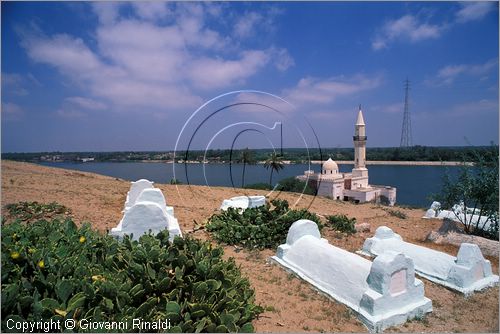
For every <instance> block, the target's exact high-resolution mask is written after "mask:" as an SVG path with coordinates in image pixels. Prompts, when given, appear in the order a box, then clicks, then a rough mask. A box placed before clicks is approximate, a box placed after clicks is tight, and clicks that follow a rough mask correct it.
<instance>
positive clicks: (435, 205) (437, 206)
mask: <svg viewBox="0 0 500 334" xmlns="http://www.w3.org/2000/svg"><path fill="white" fill-rule="evenodd" d="M431 209H432V210H434V211H439V210H441V203H439V202H436V201H434V202H432V204H431Z"/></svg>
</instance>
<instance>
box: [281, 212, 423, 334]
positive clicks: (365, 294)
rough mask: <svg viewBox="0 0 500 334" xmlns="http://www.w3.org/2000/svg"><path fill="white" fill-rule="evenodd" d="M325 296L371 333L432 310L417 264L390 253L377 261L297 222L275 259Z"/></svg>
mask: <svg viewBox="0 0 500 334" xmlns="http://www.w3.org/2000/svg"><path fill="white" fill-rule="evenodd" d="M271 259H272V260H273V261H275V262H277V263H278V264H280V265H281V266H283V267H285V269H287V270H289V271H292V272H293V273H295V274H297V275H298V276H299V277H300V278H302V279H304V280H305V281H307V282H309V283H310V284H312V285H313V286H314V287H316V288H317V289H318V290H320V291H321V292H323V293H325V294H327V295H328V296H330V297H332V298H333V299H335V300H337V301H339V302H341V303H343V304H345V305H347V306H348V307H350V308H351V309H352V310H354V311H355V312H356V313H357V315H358V317H359V318H360V320H361V321H362V322H363V323H364V324H365V325H366V326H367V327H368V329H369V330H371V331H375V332H379V331H382V330H383V329H385V328H387V327H390V326H393V325H397V324H401V323H404V322H405V321H407V320H408V319H412V318H416V317H421V316H423V315H424V314H425V313H427V312H431V311H432V302H431V300H430V299H428V298H426V297H425V296H424V286H423V284H422V282H421V281H420V280H418V279H416V278H415V273H414V268H413V262H412V260H411V259H410V258H408V257H406V256H405V255H403V254H401V253H396V252H388V253H385V254H384V255H383V256H379V257H377V258H376V259H375V261H373V263H372V262H371V261H369V260H367V259H365V258H363V257H361V256H359V255H356V254H353V253H350V252H348V251H345V250H343V249H341V248H338V247H335V246H333V245H330V244H329V243H328V241H327V240H326V239H323V238H321V235H320V233H319V230H318V226H317V225H316V223H314V222H313V221H310V220H298V221H296V222H295V223H293V225H292V226H291V227H290V229H289V231H288V235H287V239H286V244H283V245H280V246H279V247H278V251H277V254H276V256H273V257H272V258H271Z"/></svg>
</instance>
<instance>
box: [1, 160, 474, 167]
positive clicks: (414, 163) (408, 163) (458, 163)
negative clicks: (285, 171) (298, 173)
mask: <svg viewBox="0 0 500 334" xmlns="http://www.w3.org/2000/svg"><path fill="white" fill-rule="evenodd" d="M2 160H3V161H14V160H8V159H2ZM26 162H31V163H36V164H38V163H40V162H41V163H47V162H51V163H63V162H66V163H67V162H72V163H75V164H88V163H95V162H99V163H103V162H116V163H123V162H144V163H165V164H172V163H174V161H172V160H119V161H88V162H81V161H64V160H63V161H60V160H59V161H58V160H56V161H26ZM323 162H324V161H321V160H311V161H310V163H311V164H312V165H320V164H322V163H323ZM335 162H336V163H337V164H338V165H354V161H353V160H336V161H335ZM177 163H178V164H185V163H186V164H203V163H204V162H202V161H196V160H190V161H186V162H184V161H178V162H177ZM205 164H208V165H221V164H229V162H226V161H222V162H213V161H208V162H205ZM233 164H239V163H236V162H233ZM256 164H264V161H257V162H256ZM283 164H284V165H300V164H307V161H306V162H291V161H283ZM366 165H371V166H376V165H379V166H443V167H446V166H463V165H466V166H472V165H473V163H472V162H465V163H464V162H462V161H388V160H385V161H382V160H381V161H366Z"/></svg>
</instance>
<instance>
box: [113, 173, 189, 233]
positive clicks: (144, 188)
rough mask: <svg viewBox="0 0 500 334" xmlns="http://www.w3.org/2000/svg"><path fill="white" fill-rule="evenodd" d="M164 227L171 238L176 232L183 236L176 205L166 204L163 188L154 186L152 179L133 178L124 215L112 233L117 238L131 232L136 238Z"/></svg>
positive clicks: (156, 231) (161, 229)
mask: <svg viewBox="0 0 500 334" xmlns="http://www.w3.org/2000/svg"><path fill="white" fill-rule="evenodd" d="M165 229H166V230H168V232H169V239H170V240H173V239H174V237H175V236H180V237H182V233H181V230H180V227H179V222H178V221H177V219H176V218H175V217H174V208H173V207H171V206H167V203H166V201H165V197H164V196H163V193H162V192H161V190H160V189H157V188H153V182H150V181H148V180H145V179H141V180H139V181H135V182H131V186H130V191H129V192H128V193H127V200H126V202H125V209H124V210H123V217H122V219H121V220H120V222H119V223H118V226H116V227H114V228H112V229H111V231H110V232H109V234H110V235H112V236H115V237H117V238H122V237H123V236H124V235H125V234H126V235H131V234H132V235H133V239H134V240H138V239H139V238H140V237H141V236H142V235H143V234H145V233H148V232H149V231H151V233H153V234H158V233H159V232H161V231H163V230H165Z"/></svg>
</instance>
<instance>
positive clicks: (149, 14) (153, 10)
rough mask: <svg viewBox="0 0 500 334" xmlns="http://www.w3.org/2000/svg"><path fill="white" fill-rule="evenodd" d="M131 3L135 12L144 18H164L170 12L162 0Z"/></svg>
mask: <svg viewBox="0 0 500 334" xmlns="http://www.w3.org/2000/svg"><path fill="white" fill-rule="evenodd" d="M131 4H132V6H133V7H134V9H135V12H136V14H137V15H138V16H139V17H140V18H142V19H145V20H153V21H154V20H159V19H164V18H166V17H168V16H170V15H171V14H172V12H171V11H170V9H169V8H168V7H167V3H166V2H162V1H134V2H131Z"/></svg>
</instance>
